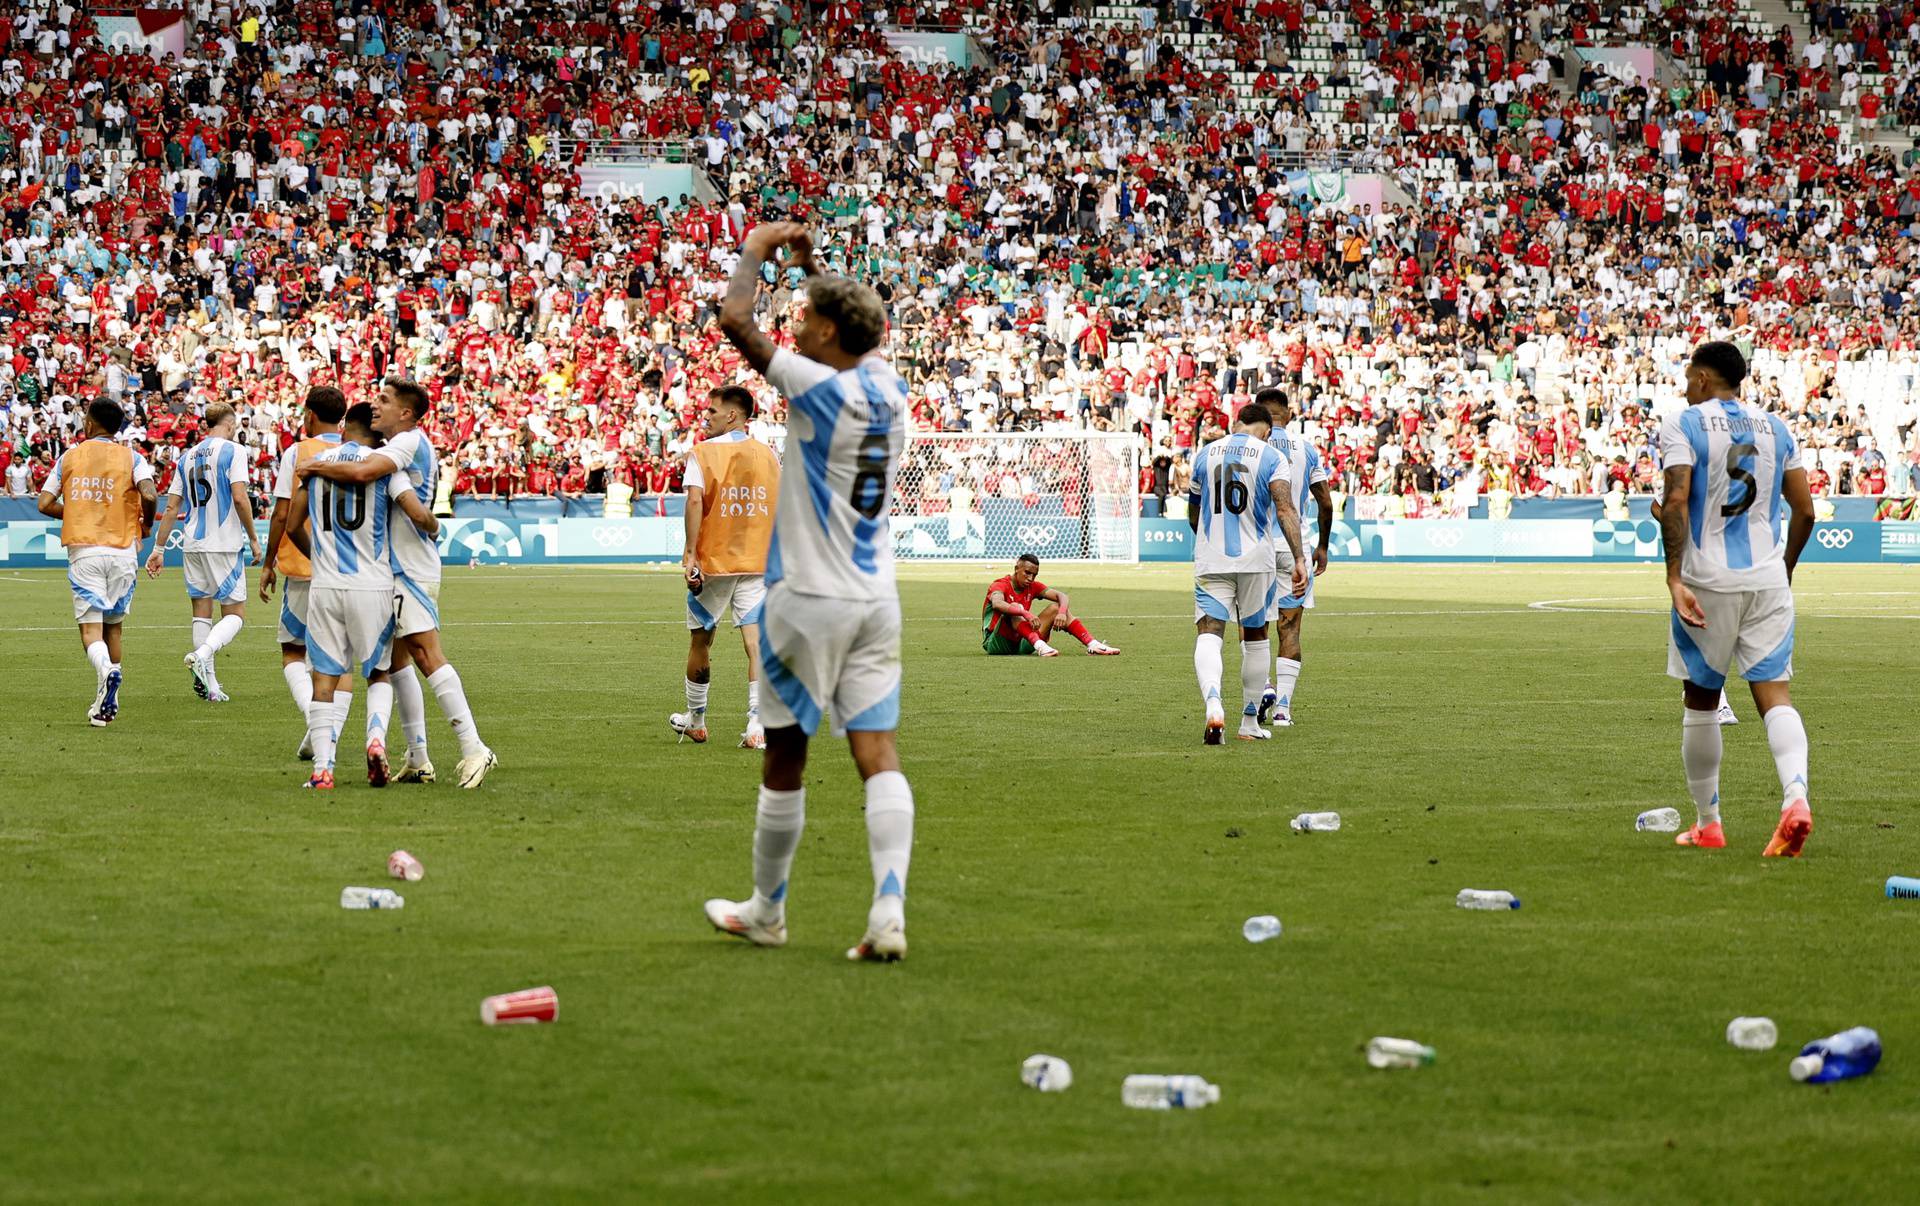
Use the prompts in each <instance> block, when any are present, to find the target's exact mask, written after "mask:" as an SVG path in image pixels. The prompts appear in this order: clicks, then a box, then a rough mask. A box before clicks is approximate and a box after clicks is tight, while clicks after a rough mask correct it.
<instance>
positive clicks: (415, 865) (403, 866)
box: [387, 850, 427, 884]
mask: <svg viewBox="0 0 1920 1206" xmlns="http://www.w3.org/2000/svg"><path fill="white" fill-rule="evenodd" d="M387 874H388V875H391V876H392V877H393V878H395V879H404V880H406V881H407V882H408V883H410V884H417V883H419V882H420V880H421V879H422V878H423V877H425V875H426V874H427V869H426V868H425V867H422V866H421V865H420V860H419V859H417V858H415V857H413V856H412V855H411V854H408V853H407V852H406V851H404V850H396V851H394V852H393V853H392V854H389V855H388V856H387Z"/></svg>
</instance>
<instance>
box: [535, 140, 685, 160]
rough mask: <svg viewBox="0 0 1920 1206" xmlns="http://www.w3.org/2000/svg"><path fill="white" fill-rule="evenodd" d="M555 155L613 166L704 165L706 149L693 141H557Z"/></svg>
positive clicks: (564, 158)
mask: <svg viewBox="0 0 1920 1206" xmlns="http://www.w3.org/2000/svg"><path fill="white" fill-rule="evenodd" d="M553 152H554V154H556V155H558V156H559V157H560V159H561V161H562V162H569V161H571V160H573V159H574V158H575V157H576V154H578V157H579V158H581V159H596V160H600V161H602V162H611V163H643V162H647V161H649V160H661V161H665V162H667V163H693V164H699V163H703V162H704V161H705V159H706V150H705V148H704V147H701V146H699V144H697V143H695V142H694V141H693V140H691V139H688V140H686V141H678V142H677V141H674V140H672V139H666V138H635V139H628V138H556V139H554V140H553Z"/></svg>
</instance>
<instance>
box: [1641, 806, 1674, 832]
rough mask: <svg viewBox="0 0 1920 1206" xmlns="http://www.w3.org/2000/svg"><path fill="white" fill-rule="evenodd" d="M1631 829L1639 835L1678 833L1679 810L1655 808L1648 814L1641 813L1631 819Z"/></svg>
mask: <svg viewBox="0 0 1920 1206" xmlns="http://www.w3.org/2000/svg"><path fill="white" fill-rule="evenodd" d="M1633 827H1634V828H1635V829H1638V830H1639V831H1640V832H1641V833H1678V832H1679V830H1680V810H1679V809H1678V808H1655V809H1653V810H1652V811H1650V812H1643V813H1641V814H1640V815H1639V816H1637V817H1635V818H1634V819H1633Z"/></svg>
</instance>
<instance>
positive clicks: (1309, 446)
mask: <svg viewBox="0 0 1920 1206" xmlns="http://www.w3.org/2000/svg"><path fill="white" fill-rule="evenodd" d="M1267 443H1269V444H1272V445H1273V446H1274V448H1275V449H1276V450H1278V451H1279V453H1280V459H1281V462H1282V465H1281V476H1282V477H1284V478H1286V479H1287V489H1288V491H1289V492H1290V493H1291V494H1292V495H1293V509H1294V510H1295V511H1297V512H1298V513H1299V515H1300V522H1301V524H1303V525H1304V524H1305V523H1306V522H1307V500H1308V499H1309V498H1311V497H1312V492H1313V487H1314V485H1315V484H1316V483H1319V482H1324V481H1326V480H1327V463H1326V462H1325V461H1324V460H1322V459H1320V450H1319V449H1318V448H1315V447H1314V446H1313V441H1312V440H1309V439H1308V438H1307V437H1305V436H1303V435H1295V434H1294V433H1293V432H1291V431H1288V430H1286V429H1285V428H1283V427H1276V428H1274V429H1273V435H1272V436H1270V437H1269V438H1268V439H1267ZM1285 541H1286V537H1285V536H1282V535H1280V534H1278V533H1277V532H1276V534H1275V536H1274V542H1275V543H1276V544H1284V543H1285ZM1301 543H1302V544H1306V543H1308V541H1307V539H1306V537H1305V536H1302V537H1301Z"/></svg>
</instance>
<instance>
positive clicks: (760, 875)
mask: <svg viewBox="0 0 1920 1206" xmlns="http://www.w3.org/2000/svg"><path fill="white" fill-rule="evenodd" d="M806 825H807V789H806V788H804V787H802V788H800V789H798V790H796V791H775V790H774V789H773V788H771V787H765V786H762V787H761V788H760V804H759V807H758V808H757V809H756V810H755V812H754V823H753V901H752V904H753V908H754V910H755V911H756V912H758V913H759V914H760V916H762V917H778V916H780V915H781V913H782V912H784V911H785V909H786V907H787V875H788V873H789V872H790V871H792V870H793V852H794V851H795V850H798V849H799V848H800V833H801V831H802V830H804V829H805V828H806Z"/></svg>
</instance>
